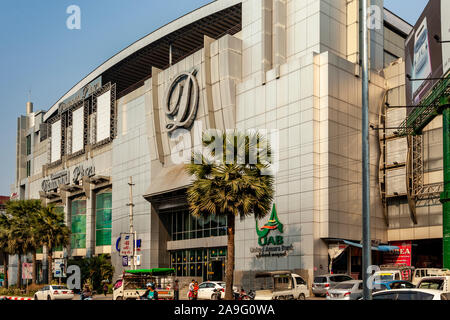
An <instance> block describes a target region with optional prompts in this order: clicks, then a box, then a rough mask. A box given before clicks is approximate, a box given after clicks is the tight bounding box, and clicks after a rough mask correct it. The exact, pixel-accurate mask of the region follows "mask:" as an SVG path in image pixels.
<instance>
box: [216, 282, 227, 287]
mask: <svg viewBox="0 0 450 320" xmlns="http://www.w3.org/2000/svg"><path fill="white" fill-rule="evenodd" d="M217 284H218V285H219V286H221V287H223V288H225V282H217Z"/></svg>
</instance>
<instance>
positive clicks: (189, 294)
mask: <svg viewBox="0 0 450 320" xmlns="http://www.w3.org/2000/svg"><path fill="white" fill-rule="evenodd" d="M194 284H195V280H194V279H192V281H191V283H189V292H188V298H189V300H193V299H194Z"/></svg>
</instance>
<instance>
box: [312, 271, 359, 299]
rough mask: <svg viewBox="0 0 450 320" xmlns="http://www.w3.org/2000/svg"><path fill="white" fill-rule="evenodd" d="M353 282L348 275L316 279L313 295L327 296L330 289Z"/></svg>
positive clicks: (332, 275)
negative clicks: (346, 282)
mask: <svg viewBox="0 0 450 320" xmlns="http://www.w3.org/2000/svg"><path fill="white" fill-rule="evenodd" d="M350 280H353V278H352V277H350V276H348V275H346V274H325V275H322V276H317V277H314V282H313V284H312V293H313V294H314V295H315V296H325V295H326V294H327V292H328V290H329V289H331V288H333V287H335V286H336V285H337V284H338V283H341V282H344V281H350Z"/></svg>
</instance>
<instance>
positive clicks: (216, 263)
mask: <svg viewBox="0 0 450 320" xmlns="http://www.w3.org/2000/svg"><path fill="white" fill-rule="evenodd" d="M226 255H227V248H226V247H220V248H208V249H205V248H202V249H190V250H177V251H172V252H170V263H171V268H174V269H175V271H176V275H177V276H179V277H202V278H203V280H222V279H223V275H224V270H225V258H226Z"/></svg>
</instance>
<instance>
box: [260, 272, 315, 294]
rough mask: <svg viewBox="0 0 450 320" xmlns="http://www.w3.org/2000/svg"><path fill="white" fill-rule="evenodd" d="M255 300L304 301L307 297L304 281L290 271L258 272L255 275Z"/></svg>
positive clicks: (307, 291)
mask: <svg viewBox="0 0 450 320" xmlns="http://www.w3.org/2000/svg"><path fill="white" fill-rule="evenodd" d="M255 282H256V290H255V300H293V299H297V300H305V299H306V298H308V297H309V289H308V285H307V283H306V281H305V280H304V279H303V278H302V277H300V276H299V275H298V274H295V273H292V272H290V271H272V272H260V273H257V274H256V275H255Z"/></svg>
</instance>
